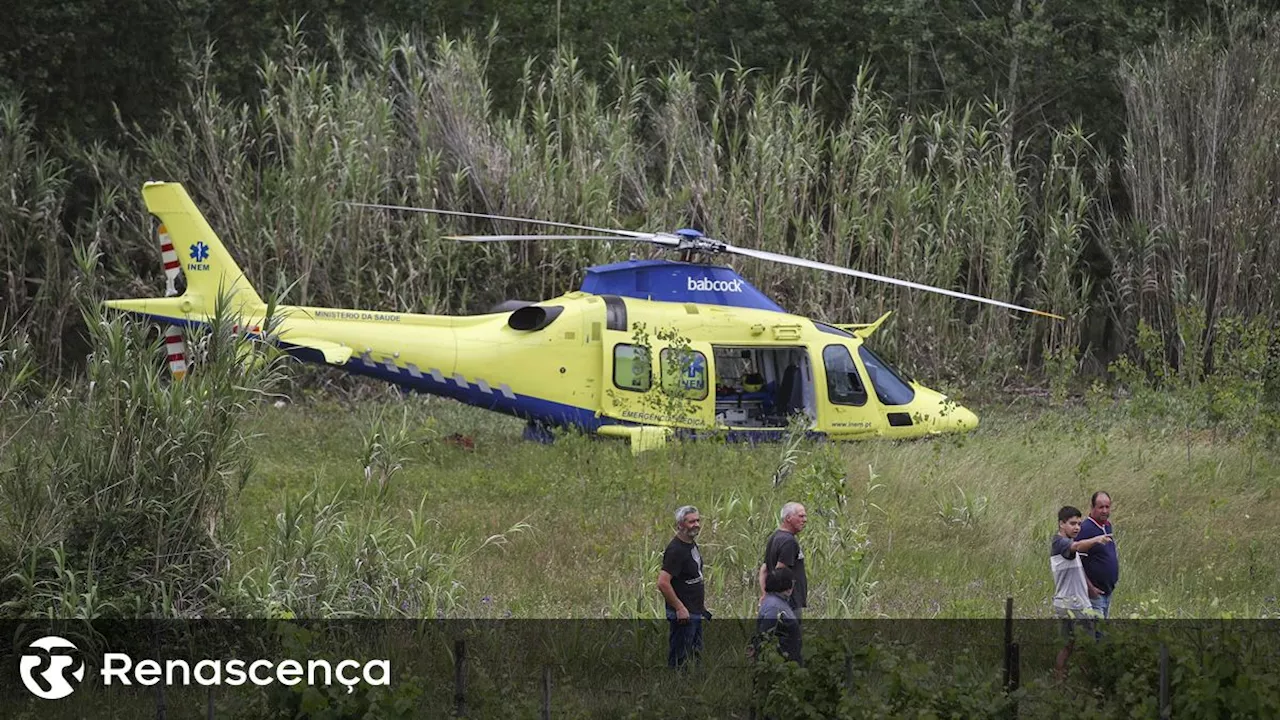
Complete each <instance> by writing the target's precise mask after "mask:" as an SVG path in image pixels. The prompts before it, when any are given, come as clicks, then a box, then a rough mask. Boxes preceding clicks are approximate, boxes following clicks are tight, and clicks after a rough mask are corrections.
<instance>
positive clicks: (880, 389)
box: [858, 345, 916, 405]
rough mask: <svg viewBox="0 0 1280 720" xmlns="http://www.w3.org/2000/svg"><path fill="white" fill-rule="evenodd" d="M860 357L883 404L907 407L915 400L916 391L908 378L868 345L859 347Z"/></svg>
mask: <svg viewBox="0 0 1280 720" xmlns="http://www.w3.org/2000/svg"><path fill="white" fill-rule="evenodd" d="M858 356H859V357H861V358H862V364H863V365H865V366H866V368H867V375H868V376H869V377H870V378H871V386H872V387H874V388H875V390H876V397H878V398H880V402H881V404H883V405H906V404H907V403H910V402H911V400H912V399H914V398H915V396H916V391H915V390H913V389H912V388H911V383H910V382H909V381H908V380H907V378H906V377H904V376H903V375H902V373H900V372H898V370H897V369H896V368H894V367H893V366H892V365H890V364H889V363H887V362H885V361H884V360H882V359H880V356H878V355H876V354H875V353H873V352H871V350H870V349H869V348H868V347H867V346H866V345H861V346H859V347H858Z"/></svg>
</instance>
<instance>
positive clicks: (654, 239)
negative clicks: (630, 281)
mask: <svg viewBox="0 0 1280 720" xmlns="http://www.w3.org/2000/svg"><path fill="white" fill-rule="evenodd" d="M444 239H445V240H461V241H463V242H514V241H520V240H604V241H606V242H614V241H618V240H624V241H629V242H651V243H657V244H658V245H672V246H674V245H676V244H677V243H678V242H679V241H678V240H676V239H675V238H667V237H662V236H660V235H652V234H648V235H645V236H643V237H618V236H616V235H615V236H609V235H445V236H444Z"/></svg>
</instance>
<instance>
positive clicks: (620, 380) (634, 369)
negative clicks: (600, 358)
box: [613, 343, 653, 392]
mask: <svg viewBox="0 0 1280 720" xmlns="http://www.w3.org/2000/svg"><path fill="white" fill-rule="evenodd" d="M613 384H614V385H617V386H618V387H619V388H620V389H622V390H635V391H636V392H646V391H648V390H649V388H650V387H651V386H652V385H653V371H652V364H651V362H650V359H649V348H647V347H645V346H643V345H627V344H623V343H619V344H617V345H614V346H613Z"/></svg>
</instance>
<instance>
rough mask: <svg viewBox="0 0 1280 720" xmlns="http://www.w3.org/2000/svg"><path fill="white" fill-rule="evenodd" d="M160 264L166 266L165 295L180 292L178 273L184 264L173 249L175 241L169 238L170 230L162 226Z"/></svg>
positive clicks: (170, 295) (169, 295)
mask: <svg viewBox="0 0 1280 720" xmlns="http://www.w3.org/2000/svg"><path fill="white" fill-rule="evenodd" d="M160 264H161V265H163V266H164V281H165V286H166V287H165V289H164V295H165V297H172V296H174V295H177V294H178V287H177V283H178V273H179V272H181V271H182V270H181V268H182V265H181V263H179V262H178V253H177V252H175V251H174V249H173V241H172V240H170V239H169V231H168V230H166V229H165V227H164V225H161V226H160Z"/></svg>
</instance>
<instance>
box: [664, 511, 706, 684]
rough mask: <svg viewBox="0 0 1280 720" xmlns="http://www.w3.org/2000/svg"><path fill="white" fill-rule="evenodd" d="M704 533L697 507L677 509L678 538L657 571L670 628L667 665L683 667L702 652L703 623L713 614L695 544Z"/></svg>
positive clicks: (700, 556) (700, 558) (668, 546)
mask: <svg viewBox="0 0 1280 720" xmlns="http://www.w3.org/2000/svg"><path fill="white" fill-rule="evenodd" d="M701 530H702V518H701V517H700V516H699V515H698V508H696V507H693V506H692V505H685V506H684V507H682V508H680V509H679V510H676V535H675V537H673V538H671V542H670V543H669V544H668V545H667V549H666V551H665V552H664V553H662V569H661V570H659V571H658V592H660V593H662V598H663V600H664V601H665V602H666V604H667V623H668V624H669V625H670V627H671V636H670V648H669V650H668V651H667V665H669V666H671V667H673V668H674V667H681V666H683V665H684V664H685V662H686V661H688V659H689V656H690V655H692V656H693V658H694V660H695V661H696V660H698V659H700V655H701V653H702V621H703V620H706V619H709V618H710V617H711V614H710V613H709V612H707V608H706V586H705V583H704V582H703V578H702V553H701V552H700V551H699V550H698V543H697V541H696V539H697V537H698V533H699V532H701Z"/></svg>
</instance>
